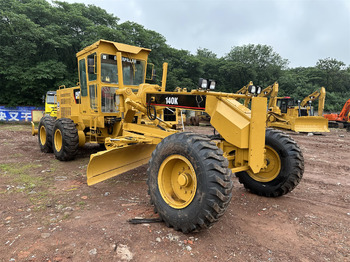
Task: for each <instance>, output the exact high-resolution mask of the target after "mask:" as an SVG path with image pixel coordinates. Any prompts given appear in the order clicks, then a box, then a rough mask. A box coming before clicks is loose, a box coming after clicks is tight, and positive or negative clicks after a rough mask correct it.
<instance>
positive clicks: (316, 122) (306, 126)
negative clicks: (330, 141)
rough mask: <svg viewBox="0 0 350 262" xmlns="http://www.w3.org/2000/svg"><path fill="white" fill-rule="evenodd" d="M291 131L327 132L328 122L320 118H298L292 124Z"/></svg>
mask: <svg viewBox="0 0 350 262" xmlns="http://www.w3.org/2000/svg"><path fill="white" fill-rule="evenodd" d="M292 130H294V131H296V132H329V129H328V120H327V119H326V118H324V117H321V116H305V117H298V118H296V119H295V121H294V123H293V122H292Z"/></svg>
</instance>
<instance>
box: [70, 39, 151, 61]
mask: <svg viewBox="0 0 350 262" xmlns="http://www.w3.org/2000/svg"><path fill="white" fill-rule="evenodd" d="M105 44H111V45H114V47H115V48H116V49H117V50H118V51H120V52H125V53H131V54H135V55H136V54H138V53H140V52H141V51H146V52H148V53H149V52H151V49H148V48H143V47H138V46H132V45H127V44H122V43H117V42H112V41H108V40H103V39H101V40H98V41H97V42H95V43H93V44H92V45H89V46H87V47H85V48H84V49H83V50H81V51H80V52H78V53H77V57H78V56H81V55H84V54H85V53H87V52H90V51H92V50H94V49H96V48H97V47H98V46H99V45H105Z"/></svg>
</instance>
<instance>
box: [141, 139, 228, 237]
mask: <svg viewBox="0 0 350 262" xmlns="http://www.w3.org/2000/svg"><path fill="white" fill-rule="evenodd" d="M147 173H148V180H147V183H148V187H149V194H150V197H151V203H152V204H153V205H154V207H155V211H156V212H157V213H159V216H160V217H161V218H162V219H163V220H164V222H165V223H166V225H167V226H168V227H174V229H175V230H181V231H182V232H184V233H189V232H191V231H194V230H196V229H200V228H207V227H210V226H211V225H212V224H213V223H214V222H216V221H217V220H218V218H219V217H220V216H222V215H223V214H224V212H225V210H226V208H227V206H228V203H229V202H230V200H231V197H232V194H231V192H232V181H231V170H230V169H229V168H228V161H227V159H226V158H224V157H223V155H222V151H221V150H220V149H219V148H218V147H217V146H216V145H215V144H214V143H213V142H211V141H210V140H209V139H208V138H207V137H205V136H202V135H199V134H193V133H176V134H173V135H170V136H168V137H166V138H164V139H163V140H162V141H161V142H160V143H159V144H158V145H157V147H156V149H155V150H154V151H153V153H152V157H151V160H150V161H149V167H148V169H147Z"/></svg>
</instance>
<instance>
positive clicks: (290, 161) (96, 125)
mask: <svg viewBox="0 0 350 262" xmlns="http://www.w3.org/2000/svg"><path fill="white" fill-rule="evenodd" d="M149 52H150V50H149V49H146V48H141V47H135V46H130V45H125V44H120V43H116V42H111V41H106V40H100V41H98V42H96V43H94V44H92V45H91V46H89V47H86V48H85V49H84V50H82V51H80V52H79V53H78V54H77V58H78V66H79V78H80V84H79V85H78V86H76V87H72V88H60V89H59V90H57V119H54V118H52V117H49V116H46V117H44V118H42V120H41V122H40V124H39V130H38V133H39V134H38V137H39V145H40V148H41V150H42V151H43V152H50V151H53V152H54V154H55V156H56V158H57V159H59V160H63V161H65V160H71V159H73V158H74V157H75V155H76V153H77V150H78V146H83V145H84V144H85V143H98V144H101V145H104V146H105V148H106V149H107V150H105V151H101V152H98V153H96V154H92V155H91V157H90V162H89V165H88V168H87V182H88V184H89V185H93V184H96V183H98V182H101V181H104V180H106V179H108V178H111V177H114V176H117V175H119V174H122V173H123V172H125V171H128V170H131V169H134V168H136V167H138V166H140V165H143V164H147V163H148V169H147V174H148V179H147V184H148V188H149V195H150V198H151V203H152V204H153V205H154V207H155V211H156V212H158V213H159V216H160V217H161V219H162V220H163V221H164V222H165V223H166V225H167V226H170V227H174V228H175V229H176V230H181V231H182V232H184V233H188V232H191V231H193V230H198V229H201V228H207V227H210V226H211V225H212V224H213V223H214V222H216V221H217V220H218V219H219V217H220V216H221V215H223V214H224V212H225V210H226V209H227V207H228V204H229V202H230V200H231V196H232V181H231V174H232V172H233V173H236V176H237V177H238V178H239V181H240V182H241V183H243V185H244V186H245V187H246V188H247V189H248V190H250V191H251V192H253V193H255V194H258V195H263V196H267V197H277V196H281V195H284V194H286V193H288V192H290V191H292V190H293V189H294V188H295V187H296V186H297V184H298V183H299V181H300V180H301V178H302V175H303V171H304V160H303V155H302V152H301V151H300V148H299V147H298V145H297V144H296V143H295V141H294V140H293V139H292V138H291V137H289V136H288V135H286V134H284V133H282V132H281V131H276V130H273V129H266V123H265V120H266V98H264V97H253V98H252V102H251V109H248V108H247V107H245V106H244V105H242V104H241V103H239V102H238V101H237V100H236V98H243V99H244V98H246V96H245V95H239V94H230V93H221V92H215V91H214V90H213V89H214V88H215V81H213V80H208V79H200V81H199V87H198V89H196V90H192V91H187V90H186V89H181V88H176V91H174V92H167V91H165V86H166V76H167V64H166V63H164V65H163V77H162V84H161V86H159V85H154V84H148V83H146V82H145V80H146V67H147V57H148V55H149ZM152 71H153V70H152ZM165 108H171V109H181V110H182V109H190V110H196V111H203V112H206V113H207V114H208V115H210V117H211V118H210V122H211V125H212V126H213V127H214V128H215V130H216V133H214V134H213V135H209V136H207V135H201V134H196V133H190V132H179V131H176V130H174V129H171V125H170V124H169V123H167V122H166V121H164V117H163V115H164V109H165ZM145 117H147V119H148V121H140V119H144V118H145Z"/></svg>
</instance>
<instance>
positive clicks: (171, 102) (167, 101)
mask: <svg viewBox="0 0 350 262" xmlns="http://www.w3.org/2000/svg"><path fill="white" fill-rule="evenodd" d="M178 99H179V98H178V97H166V98H165V104H167V105H178V104H179V103H178V101H177V100H178Z"/></svg>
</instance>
